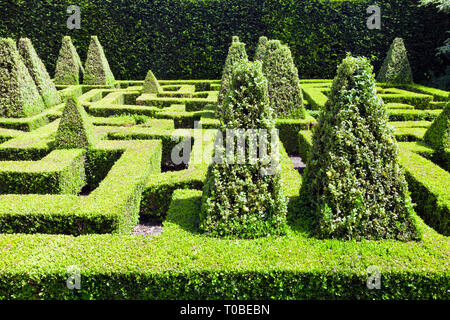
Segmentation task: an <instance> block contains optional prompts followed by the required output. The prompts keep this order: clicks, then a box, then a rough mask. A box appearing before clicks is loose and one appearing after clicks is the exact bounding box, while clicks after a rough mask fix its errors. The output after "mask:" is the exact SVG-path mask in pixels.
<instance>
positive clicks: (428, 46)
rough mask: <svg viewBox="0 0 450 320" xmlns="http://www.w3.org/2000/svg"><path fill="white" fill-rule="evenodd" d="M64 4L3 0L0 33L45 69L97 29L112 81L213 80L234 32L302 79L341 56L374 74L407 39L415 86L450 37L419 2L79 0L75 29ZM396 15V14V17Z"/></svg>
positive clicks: (325, 74)
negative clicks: (376, 21)
mask: <svg viewBox="0 0 450 320" xmlns="http://www.w3.org/2000/svg"><path fill="white" fill-rule="evenodd" d="M71 4H73V3H72V2H71V1H69V0H62V1H49V0H47V1H41V0H31V1H19V0H12V1H3V2H2V4H0V10H1V12H2V13H3V18H2V20H1V21H0V36H3V37H5V36H8V37H16V38H18V37H19V36H26V37H29V38H31V40H32V41H33V43H34V44H35V47H36V50H37V52H38V53H39V56H40V57H44V62H45V64H46V65H47V67H48V69H49V71H50V72H51V74H53V70H54V68H55V63H56V60H57V54H58V52H59V48H60V46H61V39H62V36H64V35H70V36H72V39H73V41H74V44H75V46H76V47H77V49H78V51H79V54H80V56H81V57H82V59H83V60H84V58H85V57H86V54H87V50H88V46H89V42H90V36H91V35H94V34H96V35H98V37H99V39H100V41H101V43H102V44H103V46H104V48H105V52H106V56H107V58H108V60H109V63H110V65H111V69H112V71H113V73H114V74H115V75H116V77H117V78H119V79H144V77H145V75H146V73H147V71H148V70H149V69H151V70H153V72H154V73H155V75H156V77H157V78H165V79H176V78H177V79H182V78H185V79H186V78H189V79H193V78H204V79H208V78H209V79H218V78H220V74H221V71H222V68H223V63H224V61H225V57H226V53H227V50H228V47H229V43H230V39H231V37H232V36H233V35H238V36H239V38H240V39H241V41H243V42H244V43H246V44H247V48H248V54H249V56H251V57H253V55H254V51H255V47H256V45H257V42H258V38H259V36H262V35H265V36H267V37H268V38H269V39H280V40H281V41H282V42H285V43H287V44H288V45H289V47H290V48H291V50H292V55H293V57H294V59H295V63H296V66H297V68H298V70H299V75H300V78H311V77H322V78H332V77H333V75H334V74H335V70H336V65H337V64H338V63H339V62H340V61H341V59H342V58H343V57H344V56H345V53H346V52H349V51H350V52H352V53H354V54H361V55H365V56H372V55H373V56H374V60H373V62H374V65H375V70H379V68H380V66H381V63H382V62H383V59H384V57H385V56H386V52H387V50H388V48H389V45H390V44H391V42H392V40H393V39H394V38H395V37H402V38H403V39H404V40H405V43H406V48H407V50H408V53H409V59H410V62H411V66H412V69H413V77H414V79H415V80H416V82H419V81H420V80H423V79H425V78H426V73H427V72H428V70H429V69H431V68H434V69H435V70H439V69H440V68H441V66H440V65H437V64H436V63H437V62H436V60H435V57H434V55H435V48H436V47H438V46H440V45H442V43H443V42H444V40H445V39H446V38H447V35H446V33H445V32H446V30H449V24H450V22H449V19H448V16H446V15H445V14H443V13H438V12H437V10H436V9H435V8H433V7H419V6H418V2H417V0H387V1H386V0H383V1H382V0H375V1H373V0H358V1H357V0H344V1H316V0H303V1H295V0H263V1H261V0H249V1H239V0H212V1H200V0H191V1H186V0H177V1H173V0H152V1H143V0H132V1H112V2H105V1H102V0H89V1H82V2H81V3H78V4H77V5H79V6H80V8H81V12H82V15H81V29H80V30H68V29H67V26H66V20H67V18H68V17H69V15H68V14H67V13H66V9H67V7H68V6H69V5H71ZM369 5H379V6H380V8H381V14H382V18H381V30H369V29H368V28H367V26H366V21H367V18H368V17H369V15H368V14H367V13H366V10H367V7H368V6H369ZM399 17H401V18H399Z"/></svg>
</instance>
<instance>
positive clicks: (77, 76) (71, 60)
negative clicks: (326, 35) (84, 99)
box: [54, 36, 84, 85]
mask: <svg viewBox="0 0 450 320" xmlns="http://www.w3.org/2000/svg"><path fill="white" fill-rule="evenodd" d="M83 74H84V68H83V66H82V64H81V59H80V56H79V55H78V53H77V50H76V49H75V47H74V46H73V43H72V39H71V38H70V37H69V36H65V37H63V40H62V45H61V49H60V50H59V56H58V60H57V61H56V68H55V78H54V81H55V84H59V85H75V84H80V83H81V80H82V78H83Z"/></svg>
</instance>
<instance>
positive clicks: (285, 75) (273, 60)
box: [263, 40, 306, 119]
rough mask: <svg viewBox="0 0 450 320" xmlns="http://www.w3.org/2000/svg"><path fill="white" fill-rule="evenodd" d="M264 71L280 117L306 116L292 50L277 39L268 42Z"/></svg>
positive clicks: (274, 107) (274, 106) (269, 91)
mask: <svg viewBox="0 0 450 320" xmlns="http://www.w3.org/2000/svg"><path fill="white" fill-rule="evenodd" d="M263 73H264V76H265V77H266V78H267V81H268V93H269V102H270V106H271V108H272V110H273V112H274V114H275V116H278V117H280V118H294V119H296V118H301V119H303V118H305V116H306V113H305V108H304V107H303V95H302V90H301V89H300V80H299V78H298V71H297V68H296V67H295V65H294V60H293V59H292V55H291V50H289V48H288V47H287V46H285V45H281V43H280V42H279V41H277V40H270V41H268V42H267V45H266V49H265V54H264V60H263Z"/></svg>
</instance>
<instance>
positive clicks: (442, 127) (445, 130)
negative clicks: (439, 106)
mask: <svg viewBox="0 0 450 320" xmlns="http://www.w3.org/2000/svg"><path fill="white" fill-rule="evenodd" d="M424 140H425V142H427V143H428V144H429V145H430V146H432V147H433V148H434V149H436V150H439V151H441V152H443V151H444V150H445V149H446V148H450V102H448V103H447V105H446V107H445V108H444V110H442V112H441V114H440V115H439V116H438V117H437V118H436V119H435V120H434V121H433V123H432V124H431V126H430V128H428V130H427V132H426V133H425V136H424Z"/></svg>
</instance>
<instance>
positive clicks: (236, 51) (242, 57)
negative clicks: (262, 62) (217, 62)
mask: <svg viewBox="0 0 450 320" xmlns="http://www.w3.org/2000/svg"><path fill="white" fill-rule="evenodd" d="M241 61H248V57H247V51H245V43H242V42H239V38H237V37H236V36H233V39H232V42H231V46H230V48H229V49H228V56H227V59H226V60H225V65H224V67H223V72H222V82H221V84H220V91H219V97H218V99H217V117H218V118H220V116H221V110H222V103H223V100H224V99H225V96H226V95H227V91H228V89H229V88H230V85H231V76H232V74H233V67H234V64H236V63H238V62H241Z"/></svg>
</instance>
